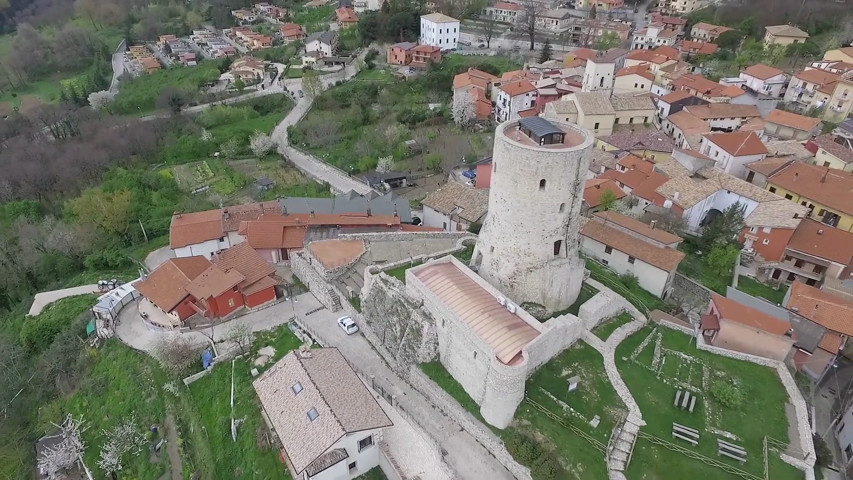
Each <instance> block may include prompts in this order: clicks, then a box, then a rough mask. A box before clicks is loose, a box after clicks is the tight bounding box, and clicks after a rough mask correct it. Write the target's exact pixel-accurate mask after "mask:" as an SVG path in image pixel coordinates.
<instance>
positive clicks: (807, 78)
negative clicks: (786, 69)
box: [794, 69, 841, 85]
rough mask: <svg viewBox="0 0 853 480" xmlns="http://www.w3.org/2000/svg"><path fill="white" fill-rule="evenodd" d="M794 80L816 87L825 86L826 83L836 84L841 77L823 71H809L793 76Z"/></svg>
mask: <svg viewBox="0 0 853 480" xmlns="http://www.w3.org/2000/svg"><path fill="white" fill-rule="evenodd" d="M794 76H795V77H796V78H799V79H800V80H802V81H804V82H808V83H814V84H816V85H826V84H828V83H833V82H837V81H838V80H839V79H840V78H841V76H839V75H836V74H834V73H832V72H827V71H825V70H818V69H809V70H803V71H802V72H800V73H798V74H796V75H794Z"/></svg>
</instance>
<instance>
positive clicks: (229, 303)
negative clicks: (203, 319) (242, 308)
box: [228, 298, 234, 307]
mask: <svg viewBox="0 0 853 480" xmlns="http://www.w3.org/2000/svg"><path fill="white" fill-rule="evenodd" d="M228 306H229V307H233V306H234V299H233V298H229V299H228Z"/></svg>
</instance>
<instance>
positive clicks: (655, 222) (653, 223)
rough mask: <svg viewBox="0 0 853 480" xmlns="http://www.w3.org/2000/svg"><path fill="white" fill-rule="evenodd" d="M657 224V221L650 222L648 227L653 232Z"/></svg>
mask: <svg viewBox="0 0 853 480" xmlns="http://www.w3.org/2000/svg"><path fill="white" fill-rule="evenodd" d="M657 224H658V221H657V220H652V221H651V222H649V227H651V229H652V230H654V229H655V226H656V225H657Z"/></svg>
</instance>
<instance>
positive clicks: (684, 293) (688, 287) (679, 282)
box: [669, 273, 714, 310]
mask: <svg viewBox="0 0 853 480" xmlns="http://www.w3.org/2000/svg"><path fill="white" fill-rule="evenodd" d="M671 288H672V293H671V294H670V296H669V300H670V301H676V300H674V299H678V301H680V302H681V303H682V305H680V306H681V307H682V308H683V309H684V310H691V309H695V307H696V306H697V305H701V306H702V308H705V307H707V306H708V303H709V302H710V301H711V296H712V295H713V293H714V292H712V291H711V290H709V289H708V288H706V287H704V286H703V285H700V284H698V283H696V282H694V281H693V280H691V279H690V278H687V277H685V276H684V275H682V274H680V273H676V274H675V275H673V277H672V286H671Z"/></svg>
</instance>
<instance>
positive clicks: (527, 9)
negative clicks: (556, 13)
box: [521, 0, 545, 51]
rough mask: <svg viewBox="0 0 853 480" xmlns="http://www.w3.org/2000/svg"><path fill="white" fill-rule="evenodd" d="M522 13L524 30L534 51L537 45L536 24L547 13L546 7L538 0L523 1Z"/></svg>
mask: <svg viewBox="0 0 853 480" xmlns="http://www.w3.org/2000/svg"><path fill="white" fill-rule="evenodd" d="M521 11H522V13H523V14H524V20H523V22H524V23H523V24H522V29H523V31H524V33H526V34H527V38H528V40H530V50H531V51H533V48H534V45H535V43H536V22H537V21H538V20H539V17H541V16H542V13H544V12H545V6H544V4H543V3H541V2H539V1H537V0H523V1H522V2H521Z"/></svg>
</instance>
